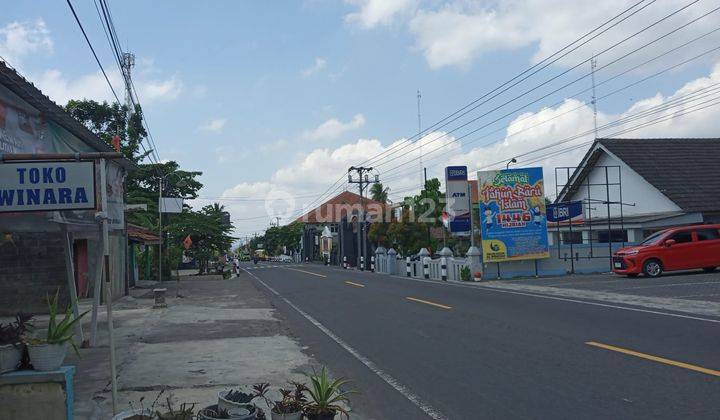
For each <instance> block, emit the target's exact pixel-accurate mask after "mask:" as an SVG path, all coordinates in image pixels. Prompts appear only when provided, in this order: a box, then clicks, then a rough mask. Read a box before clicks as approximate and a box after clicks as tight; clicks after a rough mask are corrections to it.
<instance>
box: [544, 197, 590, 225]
mask: <svg viewBox="0 0 720 420" xmlns="http://www.w3.org/2000/svg"><path fill="white" fill-rule="evenodd" d="M547 220H548V222H566V221H568V220H570V221H573V222H577V221H582V220H583V205H582V201H568V202H566V203H555V204H548V205H547Z"/></svg>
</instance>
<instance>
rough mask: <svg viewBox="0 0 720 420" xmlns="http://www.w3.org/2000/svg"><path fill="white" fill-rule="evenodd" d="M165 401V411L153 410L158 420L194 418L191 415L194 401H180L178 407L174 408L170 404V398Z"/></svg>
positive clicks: (190, 419)
mask: <svg viewBox="0 0 720 420" xmlns="http://www.w3.org/2000/svg"><path fill="white" fill-rule="evenodd" d="M166 401H167V404H166V406H165V407H166V408H167V411H165V412H160V411H157V410H156V411H155V415H156V416H157V419H158V420H193V419H194V418H195V416H194V415H193V411H194V410H195V404H194V403H192V404H189V403H182V404H180V407H179V408H178V409H177V410H175V409H174V408H173V406H172V402H171V398H170V397H168V398H167V399H166Z"/></svg>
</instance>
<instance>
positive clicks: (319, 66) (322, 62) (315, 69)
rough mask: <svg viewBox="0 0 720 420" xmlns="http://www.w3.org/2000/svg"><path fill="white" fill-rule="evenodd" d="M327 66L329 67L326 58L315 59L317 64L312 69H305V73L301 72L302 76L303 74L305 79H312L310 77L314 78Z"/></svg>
mask: <svg viewBox="0 0 720 420" xmlns="http://www.w3.org/2000/svg"><path fill="white" fill-rule="evenodd" d="M326 66H327V60H326V59H325V58H322V57H317V58H315V63H313V65H312V66H310V67H308V68H306V69H303V71H302V72H301V74H302V76H303V77H310V76H312V75H313V74H315V73H317V72H319V71H321V70H322V69H324V68H325V67H326Z"/></svg>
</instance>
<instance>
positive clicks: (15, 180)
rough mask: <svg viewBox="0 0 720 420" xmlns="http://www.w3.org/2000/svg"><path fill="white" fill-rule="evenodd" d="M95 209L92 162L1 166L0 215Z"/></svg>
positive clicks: (45, 162) (44, 162) (9, 164)
mask: <svg viewBox="0 0 720 420" xmlns="http://www.w3.org/2000/svg"><path fill="white" fill-rule="evenodd" d="M94 208H95V165H94V163H93V162H48V161H43V162H26V163H3V164H0V212H3V213H4V212H26V211H56V210H90V209H94Z"/></svg>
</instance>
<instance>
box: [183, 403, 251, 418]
mask: <svg viewBox="0 0 720 420" xmlns="http://www.w3.org/2000/svg"><path fill="white" fill-rule="evenodd" d="M263 417H264V415H263ZM197 419H198V420H213V419H229V420H246V419H255V415H254V414H253V413H251V412H250V410H248V409H247V408H245V407H235V408H230V409H227V408H220V407H218V405H217V404H213V405H211V406H208V407H205V408H203V409H202V410H200V411H198V414H197Z"/></svg>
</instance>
